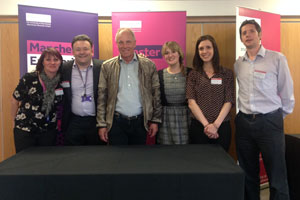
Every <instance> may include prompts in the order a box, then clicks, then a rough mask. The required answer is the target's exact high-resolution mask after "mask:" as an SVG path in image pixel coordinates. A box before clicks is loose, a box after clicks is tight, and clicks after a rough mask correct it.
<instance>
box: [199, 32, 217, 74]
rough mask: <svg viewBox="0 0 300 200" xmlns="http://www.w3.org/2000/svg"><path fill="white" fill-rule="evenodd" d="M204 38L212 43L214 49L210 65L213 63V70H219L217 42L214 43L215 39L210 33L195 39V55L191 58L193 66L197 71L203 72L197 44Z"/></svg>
mask: <svg viewBox="0 0 300 200" xmlns="http://www.w3.org/2000/svg"><path fill="white" fill-rule="evenodd" d="M204 40H208V41H210V42H211V43H212V46H213V49H214V56H213V58H212V65H213V68H214V71H215V72H219V71H220V56H219V50H218V46H217V43H216V41H215V39H214V38H213V37H212V36H211V35H203V36H201V37H200V38H199V39H198V40H197V42H196V47H195V55H194V59H193V68H194V69H196V70H197V71H200V72H203V64H204V62H203V60H202V59H201V58H200V55H199V49H198V46H199V44H200V43H201V42H202V41H204Z"/></svg>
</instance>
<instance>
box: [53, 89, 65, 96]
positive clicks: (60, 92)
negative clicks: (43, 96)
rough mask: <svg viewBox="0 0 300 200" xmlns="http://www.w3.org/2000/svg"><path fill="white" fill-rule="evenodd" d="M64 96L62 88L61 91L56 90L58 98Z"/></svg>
mask: <svg viewBox="0 0 300 200" xmlns="http://www.w3.org/2000/svg"><path fill="white" fill-rule="evenodd" d="M63 94H64V91H63V89H62V88H59V89H56V90H55V95H56V96H61V95H63Z"/></svg>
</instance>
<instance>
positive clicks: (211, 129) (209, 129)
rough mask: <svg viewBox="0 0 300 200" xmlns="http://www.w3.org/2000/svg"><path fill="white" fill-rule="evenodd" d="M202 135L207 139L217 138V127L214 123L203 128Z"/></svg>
mask: <svg viewBox="0 0 300 200" xmlns="http://www.w3.org/2000/svg"><path fill="white" fill-rule="evenodd" d="M204 133H205V135H207V137H208V138H209V139H217V138H219V134H218V127H217V126H216V125H215V124H214V123H211V124H207V125H206V126H204Z"/></svg>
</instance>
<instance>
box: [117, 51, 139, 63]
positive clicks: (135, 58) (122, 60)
mask: <svg viewBox="0 0 300 200" xmlns="http://www.w3.org/2000/svg"><path fill="white" fill-rule="evenodd" d="M137 60H138V59H137V56H136V53H134V55H133V59H132V60H131V61H130V62H129V63H132V62H133V61H137ZM119 61H120V62H124V59H123V58H122V56H121V55H120V57H119Z"/></svg>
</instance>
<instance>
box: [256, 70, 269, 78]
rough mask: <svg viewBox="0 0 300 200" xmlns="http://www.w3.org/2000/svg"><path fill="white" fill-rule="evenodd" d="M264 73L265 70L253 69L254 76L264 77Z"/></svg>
mask: <svg viewBox="0 0 300 200" xmlns="http://www.w3.org/2000/svg"><path fill="white" fill-rule="evenodd" d="M266 73H267V72H265V71H260V70H254V77H256V78H260V79H264V78H265V76H266Z"/></svg>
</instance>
